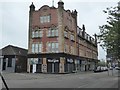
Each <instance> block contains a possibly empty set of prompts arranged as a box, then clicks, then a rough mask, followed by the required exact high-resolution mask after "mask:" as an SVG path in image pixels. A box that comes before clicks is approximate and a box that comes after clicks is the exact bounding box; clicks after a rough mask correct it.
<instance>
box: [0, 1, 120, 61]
mask: <svg viewBox="0 0 120 90" xmlns="http://www.w3.org/2000/svg"><path fill="white" fill-rule="evenodd" d="M52 1H53V0H1V1H0V49H1V48H3V47H5V46H7V45H14V46H19V47H22V48H26V49H27V48H28V25H29V6H30V5H31V3H32V2H33V3H34V5H35V7H36V8H35V9H36V10H38V9H39V8H40V7H41V6H43V5H49V6H52ZM58 1H59V0H54V6H55V7H57V6H58V5H57V3H58ZM62 1H63V2H64V8H65V10H68V9H69V10H71V11H72V10H75V9H76V10H77V12H78V17H77V20H78V21H77V22H78V26H79V27H82V25H83V24H84V25H85V27H86V32H87V33H88V34H90V35H91V36H93V35H94V34H95V33H99V31H100V30H99V26H102V25H104V24H106V20H107V19H106V18H107V16H108V15H106V14H105V13H104V12H103V10H105V9H106V8H107V7H111V6H112V7H114V6H116V5H117V3H118V1H119V0H71V1H70V0H62ZM105 58H106V52H105V51H104V50H103V49H102V48H101V47H100V46H99V45H98V59H105Z"/></svg>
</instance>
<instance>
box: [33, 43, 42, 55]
mask: <svg viewBox="0 0 120 90" xmlns="http://www.w3.org/2000/svg"><path fill="white" fill-rule="evenodd" d="M38 52H42V43H33V44H32V53H38Z"/></svg>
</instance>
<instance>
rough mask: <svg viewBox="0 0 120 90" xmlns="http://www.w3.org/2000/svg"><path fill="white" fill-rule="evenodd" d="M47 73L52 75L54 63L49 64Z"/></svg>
mask: <svg viewBox="0 0 120 90" xmlns="http://www.w3.org/2000/svg"><path fill="white" fill-rule="evenodd" d="M47 72H48V73H52V63H50V62H48V63H47Z"/></svg>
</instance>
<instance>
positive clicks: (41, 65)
mask: <svg viewBox="0 0 120 90" xmlns="http://www.w3.org/2000/svg"><path fill="white" fill-rule="evenodd" d="M28 40H29V41H28V63H27V71H28V72H32V73H35V72H43V73H71V72H75V71H87V70H92V69H93V68H94V66H95V63H96V62H97V61H98V59H97V55H98V51H97V43H96V38H92V37H91V36H90V35H88V34H87V33H86V32H85V26H84V25H83V27H82V29H81V28H80V27H78V26H77V11H76V10H75V11H72V12H71V11H70V10H65V9H64V3H63V2H62V1H61V0H60V1H59V2H58V7H57V8H56V7H54V6H52V7H49V6H47V5H44V6H42V7H41V8H40V9H39V10H35V6H34V4H33V3H32V4H31V5H30V11H29V39H28Z"/></svg>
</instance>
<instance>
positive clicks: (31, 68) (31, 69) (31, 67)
mask: <svg viewBox="0 0 120 90" xmlns="http://www.w3.org/2000/svg"><path fill="white" fill-rule="evenodd" d="M32 71H33V65H30V72H31V73H32Z"/></svg>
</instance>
